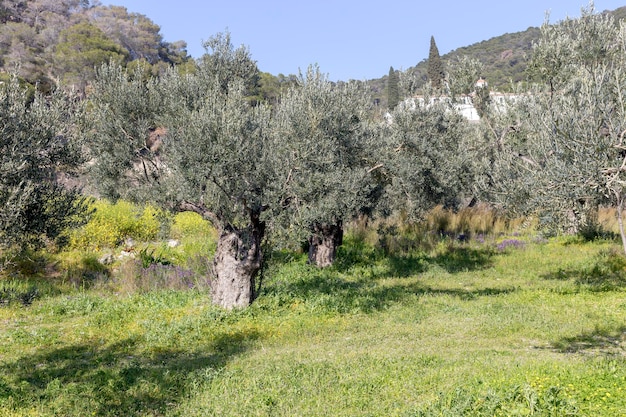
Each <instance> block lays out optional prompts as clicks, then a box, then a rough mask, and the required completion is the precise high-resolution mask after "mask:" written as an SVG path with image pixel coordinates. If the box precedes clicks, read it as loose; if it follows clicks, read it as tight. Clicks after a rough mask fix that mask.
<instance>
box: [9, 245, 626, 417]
mask: <svg viewBox="0 0 626 417" xmlns="http://www.w3.org/2000/svg"><path fill="white" fill-rule="evenodd" d="M507 240H508V241H512V240H516V241H519V242H522V241H523V242H524V243H523V244H521V243H520V244H512V243H510V242H509V243H507V244H505V245H500V244H502V243H503V242H504V241H507ZM616 250H619V246H618V244H617V243H616V242H612V241H596V242H591V243H585V242H583V241H580V240H576V239H571V238H570V239H553V240H549V241H545V240H537V239H533V238H532V237H528V236H522V237H520V236H514V237H511V236H509V237H504V236H503V237H500V238H497V239H496V238H488V239H487V241H485V242H484V243H478V242H476V241H472V242H471V243H468V244H460V243H457V242H454V241H453V240H443V241H441V242H440V243H439V244H437V245H435V246H434V247H432V250H428V251H422V250H419V249H411V250H408V251H406V252H404V253H403V254H402V255H393V256H392V255H388V256H386V255H384V253H383V251H381V250H378V249H375V248H374V247H373V246H371V245H369V244H366V243H363V241H361V240H359V239H354V238H351V237H350V236H348V237H347V239H346V244H345V246H344V247H343V248H341V250H340V253H339V259H338V262H337V264H336V265H335V266H333V267H332V268H329V269H325V270H317V269H315V268H313V267H311V266H309V265H307V264H306V263H305V257H304V256H302V255H298V254H292V253H276V254H274V255H273V256H272V262H271V265H270V266H269V268H268V269H267V270H266V271H265V277H264V289H263V291H262V293H261V295H260V297H259V298H258V299H257V301H255V303H254V304H253V305H252V306H251V307H250V308H248V309H245V310H240V311H232V312H225V311H222V310H219V309H217V308H215V307H213V306H212V305H211V304H210V300H209V298H208V295H207V291H206V288H203V287H202V286H194V287H193V288H192V289H186V290H181V289H173V288H169V287H163V286H157V287H155V288H152V289H150V288H148V289H145V288H144V289H143V290H141V291H118V289H119V285H117V286H113V287H111V286H100V285H90V286H77V285H69V283H67V282H65V283H64V282H63V281H62V277H58V278H57V279H56V281H55V280H51V279H49V278H47V277H45V276H41V277H39V278H37V279H35V278H33V279H32V280H31V281H28V282H25V281H24V280H17V279H15V278H13V279H9V278H7V279H5V280H3V281H0V283H1V284H2V285H0V295H1V294H3V292H2V291H4V293H6V294H12V295H10V296H8V295H7V296H6V298H7V299H8V298H10V300H8V301H7V302H6V303H4V304H3V305H2V307H0V334H1V335H2V337H0V415H2V416H5V415H6V416H28V415H34V416H40V415H41V416H64V415H67V416H88V415H97V416H122V415H133V416H134V415H139V416H144V415H145V416H153V415H161V416H208V415H215V416H296V415H302V416H355V415H358V416H531V415H532V416H569V415H576V416H626V392H625V391H626V291H625V288H626V261H624V259H623V258H622V257H621V255H619V253H618V252H616ZM128 274H130V272H129V273H128ZM95 279H96V280H98V279H106V278H105V277H100V278H95ZM33 288H38V289H39V292H38V295H37V296H35V297H33V299H32V300H30V301H29V302H26V303H23V302H22V301H21V298H20V296H19V294H27V293H28V292H29V291H32V290H33Z"/></svg>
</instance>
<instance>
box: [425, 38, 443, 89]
mask: <svg viewBox="0 0 626 417" xmlns="http://www.w3.org/2000/svg"><path fill="white" fill-rule="evenodd" d="M444 77H445V72H444V70H443V62H442V61H441V57H440V56H439V49H438V48H437V44H436V43H435V37H434V36H431V37H430V51H429V53H428V78H429V79H430V85H431V86H432V87H433V88H441V83H442V81H443V79H444Z"/></svg>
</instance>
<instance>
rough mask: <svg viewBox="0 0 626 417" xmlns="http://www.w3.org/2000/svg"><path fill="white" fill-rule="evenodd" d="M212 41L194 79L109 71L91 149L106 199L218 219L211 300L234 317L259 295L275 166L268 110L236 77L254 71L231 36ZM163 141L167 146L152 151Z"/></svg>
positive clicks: (96, 100) (97, 89) (103, 78)
mask: <svg viewBox="0 0 626 417" xmlns="http://www.w3.org/2000/svg"><path fill="white" fill-rule="evenodd" d="M213 39H214V40H215V42H214V43H211V44H210V45H211V46H212V47H214V54H213V56H207V57H204V59H202V60H201V61H200V64H199V68H198V69H197V71H195V73H194V74H187V75H181V74H179V73H177V72H176V71H170V72H168V73H166V74H164V75H163V76H162V77H161V78H159V79H153V80H150V81H148V82H145V81H142V80H141V77H137V76H133V75H132V74H128V73H127V72H125V71H124V70H122V69H120V68H116V67H111V66H108V67H105V68H103V69H102V71H100V73H99V75H98V80H97V81H96V83H95V84H94V89H93V92H92V94H91V96H90V101H91V104H92V115H93V116H94V117H93V119H92V120H93V126H92V128H91V132H92V135H91V138H92V139H91V141H90V142H91V149H92V152H93V155H92V156H93V161H94V170H93V172H94V174H95V177H96V178H97V184H98V185H99V186H100V189H101V190H102V191H103V192H104V193H105V195H108V196H112V197H120V196H124V197H130V198H133V199H136V200H139V201H145V200H152V201H157V202H159V203H161V204H162V205H164V206H165V207H167V208H169V209H171V210H177V211H181V210H187V211H189V210H190V211H195V212H197V213H200V214H201V215H202V216H204V217H205V218H206V219H209V220H211V222H212V223H213V225H214V226H215V227H216V228H217V229H218V232H219V240H218V245H217V251H216V254H215V257H214V260H213V276H212V286H211V293H212V300H213V302H214V303H215V304H218V305H220V306H223V307H225V308H233V307H243V306H246V305H248V304H250V303H251V302H252V300H253V299H254V298H255V295H256V294H255V289H256V286H255V277H256V275H257V273H258V271H259V269H260V268H261V263H262V251H261V240H262V239H263V236H264V233H265V223H264V221H263V218H262V217H263V212H264V211H265V210H266V208H267V205H268V204H267V202H266V199H268V198H269V197H268V195H269V194H268V192H267V190H268V189H269V187H270V184H271V181H272V178H273V173H272V169H273V166H274V165H273V164H271V163H270V162H269V160H270V157H271V150H270V149H271V147H270V146H269V145H270V144H271V142H270V135H269V132H270V127H269V120H270V119H269V110H268V109H267V108H266V107H264V106H256V107H253V106H251V105H250V103H249V100H248V99H247V95H246V94H245V91H246V90H245V88H246V85H245V83H246V81H248V79H242V78H240V77H238V76H237V74H238V72H237V71H234V70H233V69H237V68H239V66H242V74H246V75H249V69H250V68H251V67H252V66H255V65H254V62H253V61H252V60H251V58H250V55H249V53H248V52H247V50H246V49H245V48H243V47H241V48H239V49H237V50H235V49H234V48H233V46H232V45H231V44H230V38H229V37H227V36H226V37H224V36H217V37H215V38H213ZM223 71H226V72H227V73H223ZM233 74H234V76H233ZM155 132H161V135H160V137H157V138H154V134H155ZM155 140H156V141H160V143H161V144H160V146H157V147H155V146H153V145H154V141H155Z"/></svg>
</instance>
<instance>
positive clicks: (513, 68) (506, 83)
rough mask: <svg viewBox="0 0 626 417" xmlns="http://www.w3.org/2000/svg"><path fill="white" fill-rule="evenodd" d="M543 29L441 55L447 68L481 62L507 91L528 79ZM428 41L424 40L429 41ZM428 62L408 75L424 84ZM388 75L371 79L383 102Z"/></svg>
mask: <svg viewBox="0 0 626 417" xmlns="http://www.w3.org/2000/svg"><path fill="white" fill-rule="evenodd" d="M603 13H611V14H613V16H614V17H615V19H616V20H624V19H626V6H624V7H620V8H618V9H615V10H613V11H604V12H603ZM539 35H540V29H539V28H538V27H529V28H528V29H526V30H525V31H522V32H514V33H505V34H503V35H500V36H496V37H494V38H491V39H488V40H484V41H482V42H478V43H474V44H472V45H468V46H463V47H460V48H457V49H455V50H453V51H450V52H448V53H447V54H445V55H442V56H441V59H442V61H443V62H444V65H446V66H447V65H449V64H450V63H452V62H454V61H455V60H456V59H458V58H460V57H463V56H467V57H470V58H475V59H477V60H479V61H480V62H481V63H482V64H483V66H484V73H483V77H484V78H485V79H486V80H487V81H488V82H489V85H490V86H491V87H492V88H493V89H496V90H499V91H507V90H509V88H510V86H511V82H513V83H517V82H519V81H523V80H524V79H525V72H526V65H527V62H528V58H529V56H530V53H531V50H532V45H533V42H535V41H536V40H537V39H539ZM427 41H428V40H427V39H426V40H424V42H427ZM427 68H428V60H427V59H423V60H422V61H420V62H419V63H418V64H417V65H416V66H414V67H410V68H408V69H407V70H406V73H409V74H410V73H413V74H415V75H416V76H417V78H418V80H421V81H422V83H425V82H426V81H427V76H426V73H427ZM386 82H387V76H386V75H385V76H383V77H381V78H378V79H374V80H370V81H369V84H370V86H371V88H372V90H373V91H374V94H375V95H376V97H377V98H379V99H380V100H381V102H386V94H385V85H386Z"/></svg>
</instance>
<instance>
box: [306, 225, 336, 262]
mask: <svg viewBox="0 0 626 417" xmlns="http://www.w3.org/2000/svg"><path fill="white" fill-rule="evenodd" d="M342 243H343V224H342V221H341V220H338V221H337V222H336V223H335V224H328V223H323V224H320V223H315V224H314V225H313V233H312V234H311V236H310V237H309V263H311V264H313V265H315V266H317V267H319V268H325V267H327V266H330V265H332V264H333V262H335V256H336V255H337V248H338V247H339V246H341V244H342Z"/></svg>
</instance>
